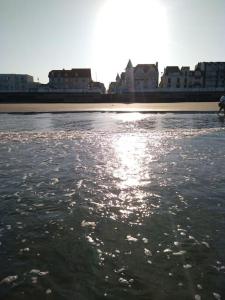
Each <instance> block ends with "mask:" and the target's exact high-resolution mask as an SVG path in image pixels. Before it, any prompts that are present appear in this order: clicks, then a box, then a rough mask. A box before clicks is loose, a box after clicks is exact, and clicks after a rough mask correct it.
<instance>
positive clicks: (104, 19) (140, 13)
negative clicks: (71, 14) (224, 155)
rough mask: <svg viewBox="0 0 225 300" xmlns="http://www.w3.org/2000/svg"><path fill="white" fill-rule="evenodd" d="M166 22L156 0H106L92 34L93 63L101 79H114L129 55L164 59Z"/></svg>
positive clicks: (140, 60)
mask: <svg viewBox="0 0 225 300" xmlns="http://www.w3.org/2000/svg"><path fill="white" fill-rule="evenodd" d="M167 44H168V24H167V18H166V11H165V8H164V7H163V5H162V4H161V3H160V2H159V0H158V1H157V0H106V1H105V3H104V5H103V6H102V8H101V10H100V11H99V14H98V17H97V22H96V27H95V30H94V36H93V49H92V50H93V52H92V53H93V57H92V64H93V66H94V69H95V70H96V71H97V72H98V75H99V76H100V78H99V79H100V80H101V79H102V80H103V81H104V80H105V79H106V80H114V77H115V76H116V73H117V72H121V71H123V69H124V68H125V66H126V63H127V61H128V59H129V58H131V59H132V60H133V62H134V64H136V63H155V62H156V61H160V62H161V63H163V62H164V61H166V56H167V55H166V54H167Z"/></svg>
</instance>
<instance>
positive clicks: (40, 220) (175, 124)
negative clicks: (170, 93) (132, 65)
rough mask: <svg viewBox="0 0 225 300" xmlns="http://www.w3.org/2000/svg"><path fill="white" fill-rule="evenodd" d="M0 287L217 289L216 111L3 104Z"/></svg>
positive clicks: (192, 292)
mask: <svg viewBox="0 0 225 300" xmlns="http://www.w3.org/2000/svg"><path fill="white" fill-rule="evenodd" d="M0 174H1V176H0V254H1V255H0V298H1V299H7V300H8V299H9V300H10V299H68V300H71V299H76V300H77V299H78V300H83V299H84V300H86V299H87V300H89V299H90V300H92V299H97V300H98V299H113V300H114V299H115V300H119V299H121V300H122V299H129V300H132V299H135V300H136V299H146V300H147V299H148V300H151V299H157V300H160V299H196V300H199V299H223V297H225V129H224V119H223V118H218V116H216V115H213V114H140V113H118V114H116V113H82V114H78V113H74V114H70V113H68V114H36V115H7V114H5V115H1V116H0Z"/></svg>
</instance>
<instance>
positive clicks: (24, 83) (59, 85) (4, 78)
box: [0, 69, 106, 93]
mask: <svg viewBox="0 0 225 300" xmlns="http://www.w3.org/2000/svg"><path fill="white" fill-rule="evenodd" d="M48 78H49V82H48V83H47V84H41V83H39V82H35V81H34V78H33V76H30V75H25V74H0V91H1V92H32V91H33V92H34V91H41V92H42V91H43V92H44V91H46V92H54V91H55V92H65V91H69V92H77V93H105V91H106V90H105V86H104V84H103V83H101V82H96V81H93V80H92V77H91V69H71V70H64V69H63V70H52V71H50V72H49V74H48Z"/></svg>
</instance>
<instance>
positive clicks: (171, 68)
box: [165, 66, 180, 75]
mask: <svg viewBox="0 0 225 300" xmlns="http://www.w3.org/2000/svg"><path fill="white" fill-rule="evenodd" d="M171 73H180V69H179V67H177V66H169V67H166V69H165V74H166V75H168V74H171Z"/></svg>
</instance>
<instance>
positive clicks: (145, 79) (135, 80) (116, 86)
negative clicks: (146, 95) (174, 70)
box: [108, 60, 159, 93]
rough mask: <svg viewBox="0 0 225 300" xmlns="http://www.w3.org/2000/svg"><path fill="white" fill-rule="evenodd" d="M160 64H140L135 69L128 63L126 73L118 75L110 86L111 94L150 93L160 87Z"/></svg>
mask: <svg viewBox="0 0 225 300" xmlns="http://www.w3.org/2000/svg"><path fill="white" fill-rule="evenodd" d="M158 77H159V72H158V63H156V64H138V65H136V66H135V67H133V65H132V62H131V60H129V61H128V64H127V66H126V69H125V72H122V73H121V75H119V74H117V76H116V81H115V82H113V83H112V84H110V88H109V91H108V92H109V93H137V92H148V91H151V90H154V89H156V88H157V87H158Z"/></svg>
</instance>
